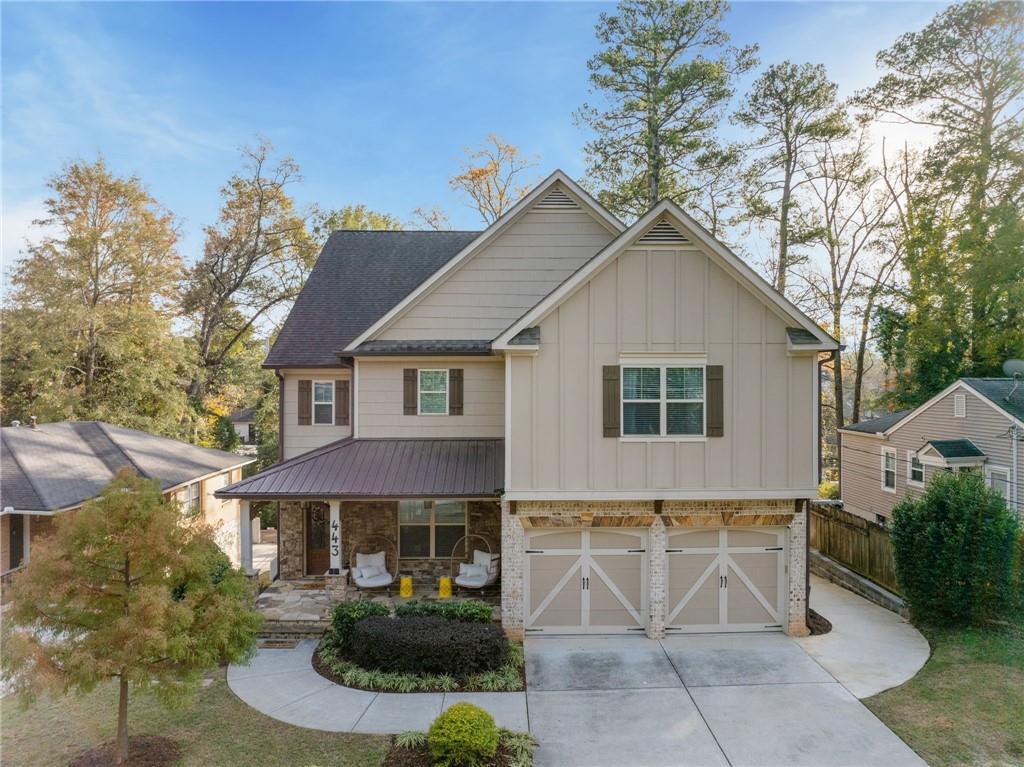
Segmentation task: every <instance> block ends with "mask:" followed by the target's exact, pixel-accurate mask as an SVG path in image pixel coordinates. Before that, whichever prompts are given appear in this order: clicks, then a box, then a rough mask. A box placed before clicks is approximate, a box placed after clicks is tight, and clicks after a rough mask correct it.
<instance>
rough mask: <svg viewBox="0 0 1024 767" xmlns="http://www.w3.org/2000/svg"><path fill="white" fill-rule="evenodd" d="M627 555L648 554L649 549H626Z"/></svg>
mask: <svg viewBox="0 0 1024 767" xmlns="http://www.w3.org/2000/svg"><path fill="white" fill-rule="evenodd" d="M626 553H627V554H646V553H647V549H626Z"/></svg>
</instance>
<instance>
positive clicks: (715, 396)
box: [706, 365, 725, 437]
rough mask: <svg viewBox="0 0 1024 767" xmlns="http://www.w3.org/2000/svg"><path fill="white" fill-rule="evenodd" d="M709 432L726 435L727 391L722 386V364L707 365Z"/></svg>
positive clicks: (720, 435) (718, 435)
mask: <svg viewBox="0 0 1024 767" xmlns="http://www.w3.org/2000/svg"><path fill="white" fill-rule="evenodd" d="M706 375H707V382H708V390H707V403H706V406H707V411H708V412H707V434H708V436H709V437H723V436H725V391H724V388H723V386H722V379H723V375H722V366H721V365H708V367H707V373H706Z"/></svg>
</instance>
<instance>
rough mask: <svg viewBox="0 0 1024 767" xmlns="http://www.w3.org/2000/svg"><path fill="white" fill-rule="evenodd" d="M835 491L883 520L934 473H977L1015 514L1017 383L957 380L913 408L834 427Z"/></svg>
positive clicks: (1022, 424) (1023, 423)
mask: <svg viewBox="0 0 1024 767" xmlns="http://www.w3.org/2000/svg"><path fill="white" fill-rule="evenodd" d="M840 451H841V454H840V495H841V497H842V500H843V507H844V508H845V509H846V510H847V511H850V512H852V513H854V514H857V515H859V516H862V517H864V518H866V519H870V520H873V521H876V522H881V523H883V524H884V523H885V522H886V521H887V520H888V519H889V518H890V517H891V516H892V509H893V507H894V506H895V505H896V504H897V503H898V502H899V501H900V500H901V499H902V498H904V497H905V496H906V495H907V494H910V495H916V494H920V493H921V492H923V490H924V488H925V486H926V485H927V484H928V482H929V480H930V479H931V477H932V476H934V474H935V473H936V472H939V471H972V472H977V473H978V474H979V475H980V476H981V477H983V478H984V480H985V482H986V483H987V484H988V485H989V486H990V487H992V488H994V489H995V490H997V491H998V492H999V493H1001V494H1002V495H1003V496H1004V497H1005V498H1006V500H1007V503H1008V504H1009V505H1010V507H1011V508H1013V509H1015V510H1016V511H1017V512H1018V514H1019V513H1020V510H1021V505H1022V498H1021V492H1020V485H1021V481H1022V477H1024V381H1017V380H1014V379H1012V378H964V379H961V380H959V381H957V382H955V383H954V384H952V385H951V386H950V387H948V388H947V389H945V390H944V391H942V392H940V393H939V394H938V395H936V396H935V397H933V398H932V399H931V400H929V401H928V402H926V403H925V404H923V405H921V406H920V407H918V408H916V409H914V410H905V411H901V412H899V413H894V414H892V415H889V416H883V417H882V418H878V419H875V420H872V421H864V422H862V423H859V424H852V425H850V426H848V427H846V428H845V429H841V430H840Z"/></svg>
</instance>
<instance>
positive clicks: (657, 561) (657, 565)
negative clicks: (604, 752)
mask: <svg viewBox="0 0 1024 767" xmlns="http://www.w3.org/2000/svg"><path fill="white" fill-rule="evenodd" d="M667 542H668V534H667V532H666V530H665V522H664V521H663V520H662V518H661V517H660V516H658V517H655V519H654V522H653V523H652V524H651V527H650V531H649V534H648V540H647V569H648V576H647V583H648V588H649V592H648V594H647V605H648V607H649V609H650V620H649V621H648V623H647V636H648V637H650V638H651V639H664V637H665V610H666V609H667V608H666V604H665V599H666V584H665V575H666V574H667V572H668V555H667V554H666V553H665V548H666V545H667Z"/></svg>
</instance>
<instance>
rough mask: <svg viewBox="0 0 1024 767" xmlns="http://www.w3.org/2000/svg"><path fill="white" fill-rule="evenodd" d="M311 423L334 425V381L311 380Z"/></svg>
mask: <svg viewBox="0 0 1024 767" xmlns="http://www.w3.org/2000/svg"><path fill="white" fill-rule="evenodd" d="M313 423H314V425H317V426H333V425H334V381H313Z"/></svg>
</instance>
